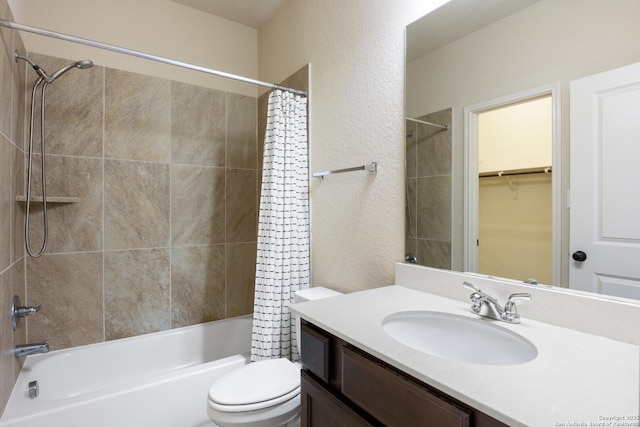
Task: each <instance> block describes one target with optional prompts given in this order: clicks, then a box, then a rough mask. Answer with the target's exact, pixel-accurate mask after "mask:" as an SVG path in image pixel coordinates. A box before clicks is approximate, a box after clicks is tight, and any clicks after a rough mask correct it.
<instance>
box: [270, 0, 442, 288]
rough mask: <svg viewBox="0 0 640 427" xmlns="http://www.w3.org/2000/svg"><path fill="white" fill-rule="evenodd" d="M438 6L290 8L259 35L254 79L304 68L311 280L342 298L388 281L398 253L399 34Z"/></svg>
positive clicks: (359, 0) (291, 4)
mask: <svg viewBox="0 0 640 427" xmlns="http://www.w3.org/2000/svg"><path fill="white" fill-rule="evenodd" d="M442 3H443V1H439V0H432V1H422V2H416V1H411V0H400V1H385V0H375V1H364V0H347V1H344V0H326V1H313V0H289V1H287V2H285V3H284V5H283V6H282V7H281V8H280V9H279V10H278V12H277V13H276V15H275V16H274V17H273V18H272V19H271V20H270V21H269V22H268V23H267V24H266V25H265V26H264V27H262V28H261V29H260V31H259V37H258V40H259V50H258V51H259V57H260V60H259V69H260V78H261V79H262V80H267V81H277V80H280V79H281V78H283V77H284V76H286V75H288V74H290V73H291V72H292V71H293V70H296V69H298V68H300V67H301V66H302V65H304V64H306V63H310V68H311V97H310V106H309V109H310V120H309V123H310V157H311V163H310V169H311V171H312V172H315V171H318V170H326V169H338V168H343V167H351V166H358V165H363V164H365V163H369V162H372V161H377V162H379V172H378V174H377V175H376V176H372V175H369V174H368V173H365V172H357V173H349V174H342V175H335V176H330V177H328V178H326V179H325V180H324V181H323V182H320V181H318V180H315V179H314V180H313V182H312V186H311V208H312V212H311V216H312V218H311V220H312V230H311V232H312V277H313V279H312V280H313V283H314V284H315V285H325V286H329V287H332V288H335V289H338V290H341V291H354V290H359V289H365V288H371V287H376V286H382V285H386V284H390V283H392V282H393V273H394V264H393V263H394V262H395V261H400V260H402V258H403V254H404V240H405V239H404V215H405V210H404V200H405V198H404V29H405V26H406V25H407V24H408V23H410V22H411V21H413V20H415V19H417V18H418V17H420V16H422V15H423V14H425V13H426V12H428V11H430V10H432V9H434V8H435V7H436V6H438V5H439V4H442Z"/></svg>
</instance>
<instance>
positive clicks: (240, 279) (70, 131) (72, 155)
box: [26, 54, 259, 349]
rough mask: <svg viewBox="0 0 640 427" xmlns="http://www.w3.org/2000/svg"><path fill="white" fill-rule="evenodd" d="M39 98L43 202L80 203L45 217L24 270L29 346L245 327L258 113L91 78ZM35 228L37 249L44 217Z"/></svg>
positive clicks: (103, 76) (95, 71) (215, 94)
mask: <svg viewBox="0 0 640 427" xmlns="http://www.w3.org/2000/svg"><path fill="white" fill-rule="evenodd" d="M29 56H30V57H31V58H32V59H33V60H34V61H35V62H36V63H37V64H39V65H40V66H42V67H43V68H45V69H46V70H56V69H58V68H60V67H62V66H64V65H66V64H67V63H68V62H69V61H67V60H64V59H59V58H53V57H49V56H43V55H38V54H30V55H29ZM34 79H35V76H34V73H27V88H28V91H29V94H28V97H27V104H28V105H27V108H29V104H30V87H31V85H32V83H33V81H34ZM47 97H48V98H47V103H48V104H49V105H50V106H49V107H48V108H47V129H46V132H47V135H46V137H47V145H46V148H47V151H46V155H47V169H48V174H47V192H48V194H49V195H50V196H54V195H55V196H70V197H78V198H79V199H80V201H79V202H78V203H69V204H51V203H50V204H49V205H48V208H49V246H48V249H47V252H46V254H45V255H44V256H42V257H41V258H38V259H30V258H28V259H27V260H26V282H27V294H28V303H29V304H40V303H41V304H43V309H42V311H41V312H40V313H38V315H37V316H34V317H32V318H30V319H29V325H28V339H29V341H33V342H37V341H41V340H45V339H47V340H49V343H50V346H51V347H52V348H54V349H60V348H66V347H72V346H78V345H84V344H90V343H95V342H100V341H104V340H112V339H117V338H123V337H128V336H133V335H140V334H145V333H149V332H156V331H160V330H165V329H169V328H175V327H180V326H186V325H191V324H196V323H201V322H206V321H210V320H216V319H222V318H225V317H232V316H237V315H242V314H248V313H251V312H252V310H253V276H254V271H253V270H252V269H254V268H255V266H254V263H253V262H247V260H251V259H253V258H255V248H256V236H257V204H258V197H257V194H258V179H259V168H258V156H257V141H258V140H257V99H256V98H251V97H246V96H241V95H236V94H231V93H224V92H221V91H218V90H213V89H208V88H202V87H198V86H194V85H190V84H186V83H179V82H172V81H169V80H164V79H160V78H156V77H149V76H144V75H140V74H133V73H129V72H124V71H118V70H114V69H109V68H104V67H100V66H95V67H93V68H91V69H87V70H72V71H70V72H69V73H68V75H65V76H64V77H61V78H60V79H58V80H56V82H55V83H54V84H52V85H51V86H49V88H48V89H47ZM35 137H36V138H39V137H40V136H39V133H37V132H36V135H35ZM36 141H38V140H37V139H36ZM35 151H36V152H39V148H38V149H36V150H35ZM36 160H38V161H39V160H40V156H39V155H38V156H37V158H36ZM38 170H39V169H38ZM34 178H35V191H40V188H41V183H40V179H39V177H34ZM32 215H33V216H32V219H31V223H30V226H31V228H30V233H31V236H32V237H31V239H32V242H33V245H34V246H35V245H38V244H39V242H41V239H42V231H41V227H42V223H41V218H42V211H41V206H39V205H36V206H34V205H32Z"/></svg>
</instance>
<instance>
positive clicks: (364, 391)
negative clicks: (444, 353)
mask: <svg viewBox="0 0 640 427" xmlns="http://www.w3.org/2000/svg"><path fill="white" fill-rule="evenodd" d="M342 394H343V395H344V396H346V397H347V398H348V399H350V400H351V401H352V402H354V403H355V404H357V405H358V406H360V407H361V408H362V409H364V410H365V411H366V412H368V413H370V414H371V415H373V417H374V418H376V419H377V420H379V421H380V422H381V423H382V424H384V425H385V426H389V427H407V426H423V427H445V426H446V427H454V426H455V427H468V426H469V425H470V422H471V419H470V418H471V417H470V414H469V412H467V411H466V410H463V409H462V408H460V407H458V406H455V405H453V404H451V403H449V402H447V401H445V400H443V399H441V398H440V397H439V396H436V395H434V394H433V393H431V392H430V391H429V390H427V389H426V388H424V387H422V386H420V385H418V384H416V383H414V382H413V381H410V380H408V379H407V378H405V377H404V376H401V375H399V374H398V373H396V372H394V371H392V370H390V369H388V368H387V367H385V366H383V365H382V364H380V363H378V362H376V361H374V360H372V359H370V358H369V357H366V356H365V355H363V354H361V353H360V352H358V351H354V350H352V349H350V348H348V347H343V348H342Z"/></svg>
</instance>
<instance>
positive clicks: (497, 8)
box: [405, 0, 640, 300]
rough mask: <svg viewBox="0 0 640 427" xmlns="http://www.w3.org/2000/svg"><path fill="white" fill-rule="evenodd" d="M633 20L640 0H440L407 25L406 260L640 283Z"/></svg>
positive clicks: (618, 291) (630, 286) (615, 289)
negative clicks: (586, 220) (442, 0)
mask: <svg viewBox="0 0 640 427" xmlns="http://www.w3.org/2000/svg"><path fill="white" fill-rule="evenodd" d="M638 22H640V2H638V0H607V1H603V0H491V1H484V0H483V1H479V0H451V1H450V2H448V3H446V4H444V5H443V6H442V7H441V8H439V9H437V10H435V11H433V12H431V13H430V14H428V15H426V16H424V17H423V18H421V19H419V20H417V21H416V22H414V23H411V24H410V25H409V26H408V27H407V34H406V36H407V67H406V75H407V81H406V116H407V120H406V152H407V154H406V185H405V191H406V200H407V206H406V224H407V226H406V236H405V237H406V244H405V248H406V251H405V252H406V257H405V260H406V261H407V262H416V263H418V264H423V265H427V266H431V267H437V268H446V269H453V270H458V271H470V272H476V273H480V274H486V275H490V276H497V277H505V278H511V279H514V280H517V281H528V280H531V281H533V280H536V281H538V282H539V283H543V284H548V285H554V286H559V287H563V288H575V289H579V290H586V291H591V292H598V293H601V294H603V295H613V296H616V297H625V298H633V299H636V300H639V299H640V267H636V266H635V265H638V264H640V263H639V262H638V260H639V259H640V226H638V225H636V223H637V221H636V219H635V218H634V216H635V217H637V215H636V214H634V213H633V211H634V210H635V209H633V207H634V206H636V205H637V207H638V208H639V209H640V202H638V203H636V202H635V201H634V200H640V185H636V184H634V183H638V182H640V172H636V169H638V170H640V168H637V167H633V165H631V164H629V163H628V162H627V161H626V159H628V158H636V159H638V158H640V151H638V149H637V148H634V147H635V146H638V145H640V144H638V143H637V141H638V140H639V138H640V129H639V128H640V125H638V124H636V123H640V116H638V113H637V112H638V111H640V74H638V73H636V71H637V70H640V68H638V67H640V65H638V63H640V43H638V40H640V25H638ZM634 67H636V68H634ZM634 74H638V75H637V77H633V75H634ZM598 76H599V77H598ZM603 79H604V80H607V79H608V80H607V81H608V82H609V83H607V84H608V85H609V86H598V85H600V84H604V83H600V82H601V81H603ZM625 79H626V80H625ZM585 94H586V95H585ZM602 94H605V95H606V96H605V95H602ZM609 94H613V95H611V96H609ZM581 96H582V98H580V97H581ZM580 100H582V101H580ZM594 100H595V101H594ZM591 102H593V103H595V104H594V105H596V107H594V108H578V104H579V105H582V106H584V105H588V104H589V103H591ZM572 103H574V105H572ZM600 107H602V108H603V109H602V110H600V109H599V108H600ZM604 108H606V110H605V109H604ZM592 110H593V111H592ZM627 110H628V111H629V112H631V111H635V114H636V117H635V119H634V118H633V117H632V115H630V114H626V113H625V111H627ZM593 123H596V124H595V125H593ZM576 129H592V130H594V131H593V132H595V133H593V132H592V133H593V134H586V135H584V136H580V138H582V139H579V138H578V131H577V130H576ZM572 133H573V135H572ZM603 135H604V136H603ZM592 137H593V139H589V138H592ZM605 139H606V142H607V145H604V141H605ZM633 141H635V143H633ZM581 144H582V145H581ZM592 147H595V148H594V150H595V151H593V150H591V148H592ZM607 147H608V148H607ZM589 153H591V154H589ZM589 155H591V156H592V157H588V156H589ZM603 159H605V160H603ZM625 162H626V164H628V165H629V167H626V166H625ZM592 164H596V166H594V167H591V166H592ZM585 165H589V166H590V167H588V168H586V167H585ZM602 165H604V166H602ZM599 168H600V169H599ZM581 169H588V170H587V172H586V173H588V174H590V175H582V172H580V173H578V171H579V170H581ZM603 171H604V172H603ZM612 171H615V176H613V174H612V173H611V172H612ZM607 174H608V175H607ZM591 181H593V182H594V183H596V184H597V188H595V189H594V188H591V189H590V190H583V189H580V193H581V194H582V193H584V192H585V191H586V192H589V191H590V192H591V193H590V194H591V196H590V197H592V198H591V199H589V200H588V201H587V202H586V203H587V205H584V202H580V203H578V202H577V200H578V196H577V195H576V194H574V193H576V188H578V184H577V183H578V182H579V183H582V182H591ZM570 182H573V185H570ZM570 187H571V188H570ZM605 192H608V193H607V194H605ZM593 197H595V199H594V198H593ZM574 202H575V203H574ZM582 206H595V207H596V208H594V209H593V210H594V211H598V212H599V214H600V215H601V216H600V217H597V218H595V219H593V220H592V222H591V225H590V227H591V229H589V228H588V227H589V225H587V229H586V231H584V230H585V229H582V231H580V230H578V231H576V228H575V226H577V224H578V223H579V222H581V221H582V217H584V216H585V214H586V211H590V210H591V209H590V208H589V207H587V208H583V207H582ZM625 206H626V208H625ZM620 212H623V213H622V214H620ZM625 212H626V213H625ZM623 223H627V224H628V226H627V228H626V229H623V227H622V226H621V225H620V224H623ZM609 224H610V225H609ZM586 241H589V242H588V243H589V244H592V245H591V246H588V245H587V242H586ZM594 241H595V246H594V245H593V243H594ZM605 243H606V244H605ZM607 245H608V246H609V247H611V248H614V247H615V248H614V249H615V251H619V250H620V248H623V247H624V248H626V249H629V248H630V249H632V250H635V251H637V252H633V251H632V252H629V251H627V252H624V253H623V252H612V251H613V249H611V250H610V251H609V255H605V254H604V253H600V252H598V251H600V250H601V247H603V246H607ZM612 257H613V258H615V261H612ZM596 261H599V262H601V263H602V262H604V263H605V264H607V268H608V270H606V271H605V270H598V268H600V267H594V268H596V270H597V271H596V272H595V273H594V272H593V271H592V272H591V273H590V274H584V272H585V271H587V267H591V266H592V265H595V262H596ZM613 264H615V266H613ZM636 270H637V271H636ZM581 274H582V275H581Z"/></svg>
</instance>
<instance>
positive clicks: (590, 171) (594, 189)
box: [569, 63, 640, 299]
mask: <svg viewBox="0 0 640 427" xmlns="http://www.w3.org/2000/svg"><path fill="white" fill-rule="evenodd" d="M570 90H571V93H570V95H571V105H570V108H571V116H570V117H571V121H570V123H571V124H570V126H571V147H570V148H571V202H570V212H571V213H570V218H571V231H570V236H571V244H570V254H569V256H570V259H569V263H570V268H569V275H570V283H569V285H570V287H571V288H574V289H580V290H585V291H590V292H597V293H601V294H607V295H615V296H621V297H628V298H635V299H640V63H638V64H633V65H629V66H626V67H622V68H618V69H615V70H611V71H607V72H604V73H601V74H596V75H593V76H589V77H585V78H583V79H580V80H575V81H573V82H571V89H570Z"/></svg>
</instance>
